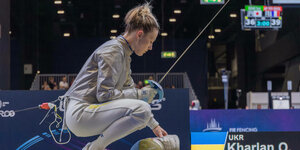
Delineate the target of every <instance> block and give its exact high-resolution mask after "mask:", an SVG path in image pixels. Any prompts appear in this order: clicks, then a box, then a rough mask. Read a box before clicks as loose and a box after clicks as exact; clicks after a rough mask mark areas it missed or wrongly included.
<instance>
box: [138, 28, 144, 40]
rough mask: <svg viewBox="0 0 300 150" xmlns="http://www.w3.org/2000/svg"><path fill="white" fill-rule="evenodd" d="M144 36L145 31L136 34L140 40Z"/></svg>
mask: <svg viewBox="0 0 300 150" xmlns="http://www.w3.org/2000/svg"><path fill="white" fill-rule="evenodd" d="M143 35H144V31H143V30H138V31H137V32H136V36H137V38H138V39H140V38H142V37H143Z"/></svg>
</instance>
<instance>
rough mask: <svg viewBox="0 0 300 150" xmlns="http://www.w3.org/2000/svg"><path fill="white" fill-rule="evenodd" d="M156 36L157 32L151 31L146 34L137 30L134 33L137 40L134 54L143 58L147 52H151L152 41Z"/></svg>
mask: <svg viewBox="0 0 300 150" xmlns="http://www.w3.org/2000/svg"><path fill="white" fill-rule="evenodd" d="M157 35H158V30H157V29H153V30H152V31H150V32H148V33H144V31H142V30H139V31H137V33H136V37H137V40H136V42H135V47H134V52H135V54H136V55H138V56H143V55H144V54H145V53H146V52H147V51H148V50H152V46H153V43H154V41H155V40H156V38H157Z"/></svg>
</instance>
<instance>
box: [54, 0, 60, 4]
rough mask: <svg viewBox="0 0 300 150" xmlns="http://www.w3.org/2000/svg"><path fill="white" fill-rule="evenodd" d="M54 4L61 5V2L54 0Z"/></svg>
mask: <svg viewBox="0 0 300 150" xmlns="http://www.w3.org/2000/svg"><path fill="white" fill-rule="evenodd" d="M54 4H62V1H60V0H56V1H54Z"/></svg>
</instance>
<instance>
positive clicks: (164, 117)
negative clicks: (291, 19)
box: [0, 89, 190, 150]
mask: <svg viewBox="0 0 300 150" xmlns="http://www.w3.org/2000/svg"><path fill="white" fill-rule="evenodd" d="M64 93H65V91H0V112H1V114H0V115H1V116H0V139H1V140H0V145H1V149H3V150H13V149H18V150H26V149H30V150H41V149H43V150H53V149H55V150H79V149H81V148H82V147H84V145H85V144H86V143H87V142H90V141H92V140H94V139H95V138H97V136H94V137H89V138H79V137H76V136H75V135H72V140H71V141H70V142H69V143H68V144H66V145H58V144H56V143H55V142H54V140H53V139H52V137H51V135H50V133H49V130H48V125H49V124H50V123H51V122H52V121H53V118H51V117H49V118H47V119H46V120H45V122H44V123H43V124H41V125H39V122H40V121H41V120H42V118H43V117H44V115H45V114H46V112H47V111H45V110H39V109H35V110H30V111H24V112H20V113H16V114H15V115H14V114H13V112H12V111H15V110H19V109H23V108H28V107H32V106H37V105H39V104H41V103H43V102H49V101H52V100H55V99H56V98H57V97H58V96H60V95H63V94H64ZM165 97H166V101H163V102H162V103H161V104H158V105H155V106H152V108H153V109H154V110H153V114H154V116H155V118H156V120H157V121H158V122H159V123H160V125H161V126H162V127H163V128H164V129H166V130H167V132H168V133H169V134H177V135H178V136H179V138H180V140H181V148H180V149H181V150H189V149H190V132H189V110H188V106H189V97H188V89H174V90H173V89H166V90H165ZM59 132H60V130H54V135H57V134H58V133H59ZM65 135H66V134H65ZM154 136H155V135H154V134H153V132H152V131H151V130H150V129H149V128H145V129H143V130H141V131H137V132H135V133H133V134H131V135H129V136H127V137H125V138H123V139H120V140H118V141H116V142H114V143H113V144H111V145H109V147H108V149H109V150H127V149H130V147H131V146H132V145H133V144H134V143H135V142H136V141H138V140H139V139H142V138H147V137H154ZM57 138H58V137H57ZM65 138H66V137H65Z"/></svg>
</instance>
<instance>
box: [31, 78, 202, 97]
mask: <svg viewBox="0 0 300 150" xmlns="http://www.w3.org/2000/svg"><path fill="white" fill-rule="evenodd" d="M76 75H77V74H37V75H36V76H35V78H34V80H33V82H32V84H31V88H30V90H41V89H42V85H43V83H44V82H48V81H49V78H50V77H53V78H54V82H56V83H57V86H58V83H59V82H60V81H61V80H62V78H63V77H67V81H68V83H69V85H70V86H71V84H72V83H73V81H74V79H75V78H76ZM163 75H164V73H132V75H131V76H132V78H133V80H134V82H135V83H138V81H145V80H148V79H149V77H152V78H153V80H156V81H158V80H160V79H161V78H162V77H163ZM161 86H162V87H163V88H188V89H189V100H190V101H192V100H196V99H198V98H197V96H196V94H195V92H194V89H193V87H192V84H191V82H190V80H189V77H188V75H187V73H169V74H168V75H167V76H166V78H165V79H164V80H163V81H162V83H161Z"/></svg>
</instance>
